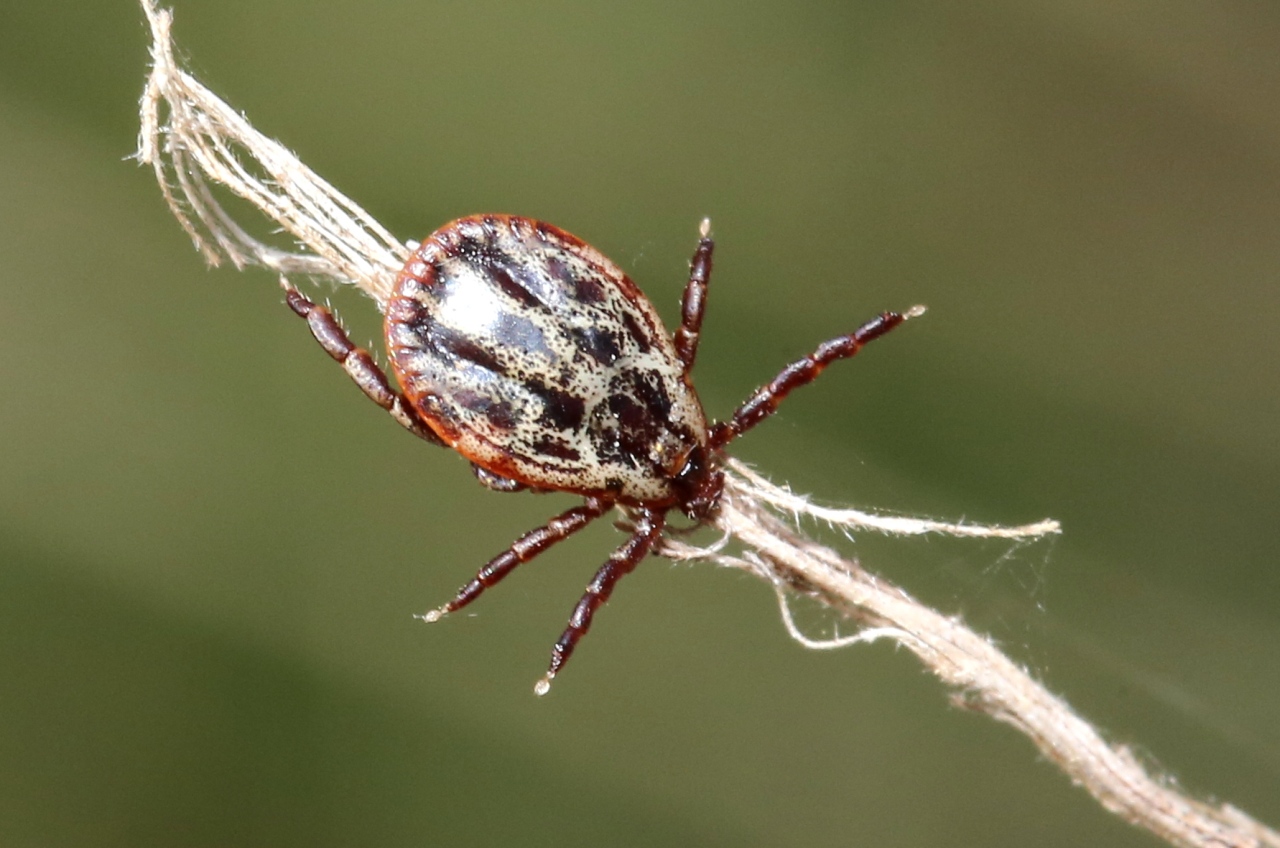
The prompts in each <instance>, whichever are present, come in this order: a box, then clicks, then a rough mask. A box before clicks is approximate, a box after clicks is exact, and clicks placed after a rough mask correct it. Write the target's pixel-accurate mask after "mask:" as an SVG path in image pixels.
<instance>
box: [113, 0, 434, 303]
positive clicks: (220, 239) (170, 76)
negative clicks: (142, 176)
mask: <svg viewBox="0 0 1280 848" xmlns="http://www.w3.org/2000/svg"><path fill="white" fill-rule="evenodd" d="M142 10H143V11H144V12H145V13H146V15H147V21H148V23H149V24H150V25H151V36H152V44H151V75H150V76H149V77H148V79H147V87H146V89H145V90H144V92H143V95H142V107H141V120H140V125H141V126H140V128H139V133H138V153H137V157H138V161H140V162H142V163H144V164H150V165H151V166H152V167H154V168H155V172H156V180H157V181H158V182H159V184H160V191H161V193H162V194H163V195H164V199H165V201H166V202H167V203H168V204H169V208H170V209H171V210H172V211H173V214H174V216H175V217H176V218H177V219H178V223H180V224H181V225H182V228H183V229H184V230H186V231H187V235H189V236H191V240H192V241H193V242H195V245H196V247H197V248H198V249H199V250H200V252H201V253H203V254H204V257H205V259H206V260H207V261H208V262H209V264H211V265H218V264H219V263H220V262H221V261H222V260H223V259H224V258H225V259H229V260H230V261H231V262H232V263H233V264H234V265H235V266H236V267H237V268H243V267H244V266H246V265H260V266H263V267H265V268H269V269H271V270H273V271H276V272H278V273H280V274H306V275H308V276H312V277H328V278H329V279H331V280H333V281H335V282H340V283H346V284H354V285H357V286H359V287H360V288H361V289H363V290H364V291H365V292H366V293H367V294H368V295H369V296H370V297H372V298H373V299H374V300H376V301H377V302H378V303H379V305H381V304H382V303H383V302H384V301H385V300H386V299H387V296H388V295H389V294H390V292H391V287H392V285H394V283H395V275H396V273H397V272H398V271H399V270H400V267H401V266H402V265H404V263H405V260H406V259H408V256H409V251H408V250H407V249H406V248H405V246H404V245H402V244H400V243H399V242H397V241H396V240H395V239H394V238H392V236H391V234H390V233H389V232H387V230H386V229H384V228H383V227H382V225H381V224H379V223H378V222H377V221H375V220H374V219H373V217H372V216H371V215H369V213H368V212H365V211H364V210H363V209H361V208H360V207H359V206H358V205H357V204H356V203H354V202H353V201H352V200H351V199H350V198H348V197H346V196H345V195H343V194H342V193H341V192H339V191H338V190H337V189H335V188H334V187H333V186H331V185H329V183H327V182H325V181H324V180H323V179H321V178H320V176H319V175H318V174H316V173H315V171H312V170H311V169H310V168H308V167H307V166H306V165H304V164H302V162H301V161H299V159H298V157H297V156H294V155H293V154H292V153H291V152H289V150H288V149H287V148H286V147H285V146H284V145H282V144H280V142H278V141H275V140H274V139H271V138H268V137H267V136H265V135H263V134H262V133H260V132H258V131H257V130H256V129H254V128H253V126H252V125H251V124H250V123H249V122H248V121H247V120H246V119H245V118H244V116H243V115H241V114H240V113H238V112H236V111H235V110H234V109H232V108H231V107H230V106H228V105H227V104H226V102H224V101H223V100H222V99H221V98H219V97H218V96H217V95H215V94H214V93H213V92H211V91H209V89H207V88H205V87H204V85H202V84H201V83H200V81H199V80H197V79H196V78H195V77H193V76H191V75H190V74H188V73H187V72H186V71H184V70H182V68H181V67H179V65H178V63H177V61H176V60H175V59H174V55H173V40H172V38H171V36H170V28H171V26H172V24H173V14H172V12H170V11H169V10H168V9H161V8H160V7H158V6H157V5H155V3H154V2H150V0H143V3H142ZM242 159H244V160H245V161H242ZM245 162H248V163H249V164H245ZM210 183H214V184H217V185H221V186H224V187H225V188H227V189H229V190H231V191H232V192H233V193H234V194H236V195H238V196H240V197H242V198H244V199H245V200H247V201H249V202H250V203H252V204H253V205H254V206H255V207H257V208H258V209H259V210H260V211H261V212H262V213H263V214H265V215H267V216H268V217H269V218H271V219H272V220H273V221H275V222H276V223H277V224H279V225H280V226H281V227H283V228H284V230H285V231H286V232H288V233H289V234H290V235H292V236H293V237H294V238H296V239H297V240H298V241H299V242H300V243H301V244H302V245H304V246H305V248H306V250H304V251H301V252H292V251H287V250H281V249H279V248H275V247H272V246H271V245H269V244H266V243H265V242H262V241H260V240H258V239H256V238H254V237H253V236H251V235H249V233H248V232H247V231H246V230H245V229H244V228H242V227H241V226H240V225H239V224H237V223H236V222H235V220H234V219H233V218H232V217H231V215H230V214H229V213H228V212H227V211H226V209H225V208H224V207H223V206H222V205H221V204H220V203H219V202H218V200H217V199H216V198H215V197H214V195H213V193H212V191H211V190H210Z"/></svg>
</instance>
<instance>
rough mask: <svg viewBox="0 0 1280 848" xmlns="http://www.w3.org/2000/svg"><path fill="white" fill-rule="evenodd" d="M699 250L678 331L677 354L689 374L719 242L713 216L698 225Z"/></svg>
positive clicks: (685, 293)
mask: <svg viewBox="0 0 1280 848" xmlns="http://www.w3.org/2000/svg"><path fill="white" fill-rule="evenodd" d="M698 233H699V235H700V236H701V237H700V238H699V240H698V249H697V250H695V251H694V252H693V259H692V260H691V261H690V262H689V282H688V284H686V285H685V287H684V300H683V302H682V303H681V305H680V329H678V330H676V336H675V343H676V356H678V357H679V358H680V365H681V366H682V367H683V372H684V373H685V374H686V375H687V374H688V373H689V372H690V371H691V370H693V360H694V359H695V358H696V357H697V356H698V339H699V336H700V334H701V333H702V314H703V313H704V312H705V311H706V309H707V286H708V285H709V284H710V283H711V253H712V251H714V250H715V247H716V243H715V242H714V241H712V240H711V219H710V218H703V219H702V226H701V227H699V228H698Z"/></svg>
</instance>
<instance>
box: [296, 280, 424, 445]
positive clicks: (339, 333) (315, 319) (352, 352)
mask: <svg viewBox="0 0 1280 848" xmlns="http://www.w3.org/2000/svg"><path fill="white" fill-rule="evenodd" d="M280 285H281V287H282V288H284V299H285V303H287V304H289V308H290V309H292V310H293V311H294V313H296V314H297V315H298V317H300V318H304V319H306V322H307V326H308V327H310V328H311V335H313V336H315V337H316V341H318V342H320V346H321V347H322V348H324V349H325V352H326V353H328V354H329V355H330V356H332V357H333V358H334V360H335V361H337V362H338V364H340V365H341V366H342V369H343V370H344V371H346V372H347V375H348V376H349V377H351V379H352V380H354V381H355V384H356V385H357V386H359V387H360V391H362V392H364V393H365V395H366V396H367V397H368V398H369V399H370V400H372V401H373V402H374V403H376V404H377V405H378V406H380V407H382V408H383V409H385V410H386V411H387V412H390V413H391V417H392V418H394V419H395V420H396V421H397V422H399V424H400V426H401V427H404V428H405V429H406V430H408V431H409V432H410V433H413V434H414V435H415V436H417V437H418V438H420V439H425V440H426V441H428V442H431V443H432V444H433V445H442V446H443V445H444V442H443V441H442V440H441V439H440V437H439V436H437V435H436V434H435V432H434V431H433V430H432V429H431V428H430V427H428V426H427V425H425V424H423V423H422V422H421V421H420V420H418V417H417V416H416V415H414V413H413V410H412V407H410V405H409V402H408V401H407V400H405V397H404V395H402V394H400V393H399V392H397V391H396V390H395V389H393V388H391V382H390V381H389V380H387V375H386V374H384V373H383V372H382V369H381V368H379V367H378V365H377V363H375V362H374V361H373V357H372V356H370V355H369V352H368V351H367V350H365V349H364V348H359V347H356V346H355V345H354V344H352V342H351V338H350V337H349V336H348V335H347V331H346V330H344V329H342V325H341V324H339V323H338V319H337V318H335V317H334V315H333V313H332V312H331V311H329V310H328V309H326V308H325V307H323V306H320V305H319V304H317V303H314V302H313V301H311V300H309V299H308V298H307V297H306V295H304V294H303V293H302V292H300V291H298V290H297V289H295V288H294V287H293V286H291V285H290V284H289V281H288V280H286V279H285V278H283V277H281V278H280Z"/></svg>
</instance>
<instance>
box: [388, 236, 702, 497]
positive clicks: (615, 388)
mask: <svg viewBox="0 0 1280 848" xmlns="http://www.w3.org/2000/svg"><path fill="white" fill-rule="evenodd" d="M386 316H387V317H386V337H387V346H388V350H389V352H390V354H391V359H392V365H393V367H394V370H395V373H396V376H397V378H398V379H399V381H400V383H401V386H402V387H403V389H404V392H405V394H406V396H407V397H408V398H409V400H410V401H411V402H412V403H413V405H414V407H415V409H416V410H417V411H418V413H419V414H420V415H421V416H422V418H423V419H424V420H425V421H427V423H428V424H429V425H430V426H431V427H432V429H433V430H435V431H436V432H437V433H438V434H439V435H440V436H441V437H442V438H443V439H444V440H445V441H446V442H447V443H449V444H450V445H451V446H452V447H454V448H455V449H456V450H458V451H459V452H460V453H462V454H463V455H464V456H466V457H467V458H468V459H470V460H471V461H472V462H475V463H476V464H477V465H480V466H481V467H483V468H486V469H488V470H490V471H492V472H494V473H496V474H500V475H502V476H504V477H508V478H511V479H514V480H519V481H520V482H523V483H526V484H529V485H532V486H536V487H539V488H550V489H563V490H567V491H573V492H577V493H580V494H588V493H590V494H599V495H606V496H610V497H614V498H620V499H623V500H632V501H636V502H641V501H643V502H663V501H669V500H672V499H673V498H674V497H675V493H674V491H673V490H672V488H671V483H670V478H671V476H673V475H674V474H675V473H676V472H677V471H679V469H680V467H681V465H682V464H683V462H684V458H685V456H686V455H687V454H688V452H689V450H690V449H692V448H693V447H694V446H695V445H698V444H704V443H705V441H706V428H707V425H706V420H705V417H704V416H703V412H702V408H701V406H700V405H699V403H698V400H697V397H696V395H695V394H694V393H693V390H692V389H691V387H690V386H689V385H688V383H687V382H686V379H685V377H684V376H683V374H682V369H681V367H680V363H679V361H678V359H677V357H676V353H675V348H674V346H673V344H672V342H671V339H670V337H669V336H668V334H667V332H666V330H665V328H664V327H663V326H662V322H661V321H660V320H659V318H658V316H657V314H656V313H655V312H654V310H653V308H652V306H650V305H649V303H648V301H647V300H646V299H645V298H644V297H643V295H641V294H640V292H639V290H638V289H637V288H636V286H635V285H634V284H633V283H632V282H631V280H630V279H628V278H627V276H626V275H625V274H623V273H622V271H621V270H620V269H618V267H617V266H616V265H614V264H613V263H612V262H610V261H609V260H608V259H607V258H605V257H604V256H603V255H601V254H600V253H599V252H598V251H596V250H595V249H593V248H591V247H590V246H589V245H587V244H585V243H583V242H582V241H580V240H579V239H577V238H575V237H573V236H572V235H570V234H568V233H566V232H564V231H562V230H560V229H558V228H556V227H552V226H550V225H548V224H544V223H541V222H536V221H533V220H530V219H527V218H518V217H509V216H501V215H485V216H475V217H470V218H462V219H459V220H457V221H454V222H452V223H450V224H447V225H446V226H444V227H442V228H440V229H439V230H437V231H436V232H435V233H433V234H432V235H431V236H429V237H428V238H427V239H425V240H424V241H423V242H422V244H421V245H420V246H419V247H418V249H417V250H416V251H415V252H414V255H413V258H412V259H411V260H410V261H409V262H408V263H407V264H406V266H405V269H404V271H403V272H402V273H401V275H400V277H399V279H398V280H397V283H396V288H395V291H394V293H393V295H392V297H391V299H390V300H389V301H388V305H387V313H386Z"/></svg>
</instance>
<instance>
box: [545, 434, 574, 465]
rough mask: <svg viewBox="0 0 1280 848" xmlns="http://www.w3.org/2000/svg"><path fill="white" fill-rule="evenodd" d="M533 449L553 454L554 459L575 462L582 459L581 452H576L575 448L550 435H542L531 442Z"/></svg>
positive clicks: (548, 454)
mask: <svg viewBox="0 0 1280 848" xmlns="http://www.w3.org/2000/svg"><path fill="white" fill-rule="evenodd" d="M533 449H534V450H536V451H537V452H538V453H544V454H546V455H547V456H554V457H555V458H556V459H564V460H568V461H570V462H577V461H578V460H580V459H582V454H580V453H578V451H577V449H576V448H573V447H570V446H569V445H568V444H567V443H565V442H564V441H562V440H560V439H557V438H554V437H552V436H543V437H542V438H540V439H538V440H537V441H536V442H534V443H533Z"/></svg>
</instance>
